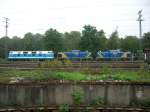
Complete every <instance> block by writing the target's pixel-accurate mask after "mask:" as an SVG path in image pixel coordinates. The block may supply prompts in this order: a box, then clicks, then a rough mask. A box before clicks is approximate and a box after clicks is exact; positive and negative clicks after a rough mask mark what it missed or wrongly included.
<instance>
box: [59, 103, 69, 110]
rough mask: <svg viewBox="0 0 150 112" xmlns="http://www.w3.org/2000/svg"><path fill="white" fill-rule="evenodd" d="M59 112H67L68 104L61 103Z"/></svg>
mask: <svg viewBox="0 0 150 112" xmlns="http://www.w3.org/2000/svg"><path fill="white" fill-rule="evenodd" d="M59 112H69V104H67V103H63V104H62V105H61V106H60V107H59Z"/></svg>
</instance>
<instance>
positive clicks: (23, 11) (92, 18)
mask: <svg viewBox="0 0 150 112" xmlns="http://www.w3.org/2000/svg"><path fill="white" fill-rule="evenodd" d="M141 9H142V10H143V12H142V14H143V18H144V20H145V21H143V22H142V27H143V33H144V32H148V31H150V0H0V37H2V36H4V35H5V29H4V26H5V24H4V22H3V21H4V18H3V17H8V18H9V19H10V20H9V28H8V36H9V37H12V36H15V35H17V36H21V37H23V35H24V34H25V33H27V32H32V33H41V34H44V32H45V31H46V30H48V29H49V28H54V29H57V30H58V31H59V32H62V33H64V32H70V31H82V30H83V26H84V25H87V24H90V25H93V26H96V28H97V29H98V30H101V29H103V30H104V31H105V33H106V35H107V36H109V35H110V34H111V33H112V32H113V31H115V29H116V28H117V29H118V32H119V35H120V36H123V37H124V36H126V35H136V36H138V34H139V27H138V26H139V25H138V22H137V21H136V20H137V18H138V14H137V13H138V11H139V10H141Z"/></svg>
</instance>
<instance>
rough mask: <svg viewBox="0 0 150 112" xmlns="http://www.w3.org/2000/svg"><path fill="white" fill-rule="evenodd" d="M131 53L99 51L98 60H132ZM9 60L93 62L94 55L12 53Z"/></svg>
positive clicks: (83, 53)
mask: <svg viewBox="0 0 150 112" xmlns="http://www.w3.org/2000/svg"><path fill="white" fill-rule="evenodd" d="M131 58H132V55H131V52H123V51H121V50H107V51H98V52H97V54H96V60H105V61H109V60H130V59H131ZM8 59H9V60H53V59H58V60H65V59H68V60H92V59H93V58H92V53H91V52H89V51H80V50H72V51H70V52H58V53H57V56H56V57H55V56H54V52H53V51H10V52H9V55H8Z"/></svg>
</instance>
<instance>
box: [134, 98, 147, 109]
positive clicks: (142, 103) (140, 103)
mask: <svg viewBox="0 0 150 112" xmlns="http://www.w3.org/2000/svg"><path fill="white" fill-rule="evenodd" d="M131 106H134V107H150V98H148V99H144V100H141V101H136V102H132V103H131Z"/></svg>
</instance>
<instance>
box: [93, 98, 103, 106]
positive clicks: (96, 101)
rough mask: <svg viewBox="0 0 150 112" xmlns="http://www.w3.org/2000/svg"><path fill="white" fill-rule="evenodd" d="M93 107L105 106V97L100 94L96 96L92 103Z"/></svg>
mask: <svg viewBox="0 0 150 112" xmlns="http://www.w3.org/2000/svg"><path fill="white" fill-rule="evenodd" d="M91 105H92V106H93V107H98V106H103V105H104V98H102V97H100V96H96V97H95V98H94V99H93V101H92V104H91Z"/></svg>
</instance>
